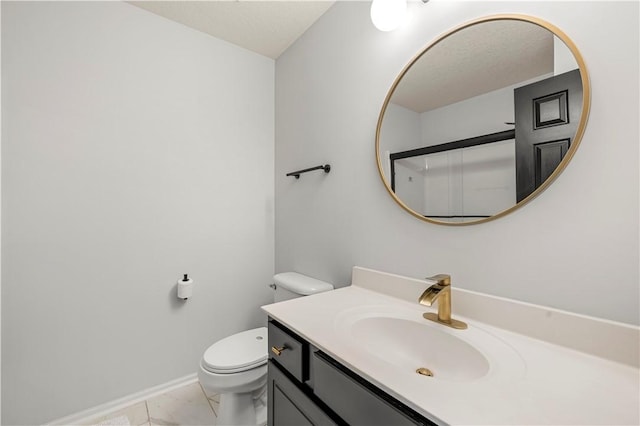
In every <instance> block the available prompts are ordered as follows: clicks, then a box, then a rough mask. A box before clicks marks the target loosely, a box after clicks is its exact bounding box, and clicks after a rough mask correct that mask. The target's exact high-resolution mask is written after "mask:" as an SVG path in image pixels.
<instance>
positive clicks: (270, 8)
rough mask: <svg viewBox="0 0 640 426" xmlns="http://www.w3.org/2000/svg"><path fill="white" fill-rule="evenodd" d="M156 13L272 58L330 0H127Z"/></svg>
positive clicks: (325, 9)
mask: <svg viewBox="0 0 640 426" xmlns="http://www.w3.org/2000/svg"><path fill="white" fill-rule="evenodd" d="M128 3H130V4H133V5H135V6H138V7H140V8H142V9H146V10H148V11H150V12H153V13H155V14H156V15H160V16H163V17H165V18H167V19H171V20H172V21H176V22H179V23H181V24H183V25H186V26H188V27H191V28H194V29H196V30H199V31H202V32H205V33H207V34H210V35H212V36H214V37H216V38H219V39H222V40H226V41H228V42H230V43H233V44H235V45H237V46H241V47H244V48H245V49H248V50H251V51H253V52H256V53H259V54H261V55H264V56H267V57H269V58H273V59H276V58H277V57H278V56H280V54H281V53H282V52H284V51H285V50H286V49H287V48H288V47H289V46H290V45H291V44H292V43H293V42H294V41H295V40H296V39H297V38H298V37H300V36H301V35H302V34H303V33H304V32H305V31H306V30H307V28H309V27H310V26H311V25H312V24H313V23H314V22H315V21H316V20H317V19H318V18H319V17H320V16H322V14H323V13H324V12H326V11H327V9H329V7H331V6H332V5H333V3H334V2H333V1H313V0H309V1H288V0H287V1H268V0H253V1H131V2H128Z"/></svg>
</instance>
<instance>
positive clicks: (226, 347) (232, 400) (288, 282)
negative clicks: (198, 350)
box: [198, 272, 333, 426]
mask: <svg viewBox="0 0 640 426" xmlns="http://www.w3.org/2000/svg"><path fill="white" fill-rule="evenodd" d="M273 281H274V285H273V286H272V287H273V288H274V290H275V291H274V301H275V302H279V301H284V300H288V299H291V298H294V297H301V296H308V295H311V294H316V293H322V292H325V291H329V290H332V289H333V285H331V284H329V283H326V282H324V281H320V280H316V279H315V278H310V277H307V276H304V275H301V274H298V273H296V272H285V273H281V274H277V275H275V276H274V277H273ZM267 358H268V342H267V328H266V327H259V328H254V329H252V330H247V331H242V332H240V333H237V334H234V335H231V336H229V337H225V338H224V339H222V340H219V341H218V342H216V343H214V344H213V345H211V346H209V348H208V349H207V350H206V351H205V353H204V355H203V356H202V359H201V360H200V368H199V369H198V379H199V380H200V384H202V387H203V388H204V389H205V390H206V391H208V393H218V394H220V408H219V410H218V411H219V412H218V419H217V421H216V425H217V426H239V425H242V426H247V425H265V424H266V423H267Z"/></svg>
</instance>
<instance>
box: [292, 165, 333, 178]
mask: <svg viewBox="0 0 640 426" xmlns="http://www.w3.org/2000/svg"><path fill="white" fill-rule="evenodd" d="M314 170H324V172H325V173H329V172H330V171H331V165H329V164H325V165H324V166H316V167H311V168H308V169H304V170H298V171H296V172H291V173H287V176H295V178H296V179H300V175H301V174H302V173H307V172H312V171H314Z"/></svg>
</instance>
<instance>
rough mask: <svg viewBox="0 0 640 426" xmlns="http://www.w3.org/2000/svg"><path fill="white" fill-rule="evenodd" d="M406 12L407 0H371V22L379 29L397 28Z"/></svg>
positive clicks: (389, 29) (390, 29)
mask: <svg viewBox="0 0 640 426" xmlns="http://www.w3.org/2000/svg"><path fill="white" fill-rule="evenodd" d="M406 14H407V0H373V2H371V22H373V25H375V27H376V28H377V29H379V30H380V31H392V30H395V29H396V28H398V26H400V24H401V23H402V22H403V21H404V19H405V16H406Z"/></svg>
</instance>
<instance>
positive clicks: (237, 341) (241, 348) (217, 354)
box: [202, 327, 268, 374]
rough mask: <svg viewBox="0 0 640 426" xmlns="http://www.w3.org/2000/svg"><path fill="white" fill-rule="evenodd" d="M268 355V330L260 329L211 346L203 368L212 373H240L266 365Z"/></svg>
mask: <svg viewBox="0 0 640 426" xmlns="http://www.w3.org/2000/svg"><path fill="white" fill-rule="evenodd" d="M267 354H268V343H267V328H266V327H259V328H254V329H252V330H247V331H243V332H241V333H237V334H234V335H231V336H228V337H225V338H224V339H222V340H220V341H218V342H216V343H214V344H213V345H211V346H209V348H208V349H207V350H206V351H205V353H204V356H203V357H202V367H203V368H204V369H206V370H207V371H210V372H212V373H218V374H231V373H238V372H241V371H247V370H250V369H252V368H256V367H259V366H261V365H264V364H266V362H267Z"/></svg>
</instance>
